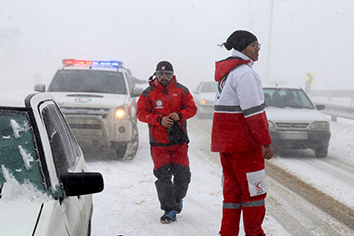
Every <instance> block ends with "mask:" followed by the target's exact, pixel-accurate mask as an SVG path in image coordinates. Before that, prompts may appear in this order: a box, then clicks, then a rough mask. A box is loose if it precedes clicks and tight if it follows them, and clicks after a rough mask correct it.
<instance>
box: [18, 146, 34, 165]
mask: <svg viewBox="0 0 354 236" xmlns="http://www.w3.org/2000/svg"><path fill="white" fill-rule="evenodd" d="M18 150H19V151H20V154H21V156H22V159H23V162H24V163H25V166H26V170H29V169H31V162H33V161H34V159H33V157H32V155H31V153H29V152H28V151H27V150H25V149H24V148H23V147H22V146H21V145H19V146H18Z"/></svg>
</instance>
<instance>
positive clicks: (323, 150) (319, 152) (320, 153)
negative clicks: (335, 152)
mask: <svg viewBox="0 0 354 236" xmlns="http://www.w3.org/2000/svg"><path fill="white" fill-rule="evenodd" d="M327 154H328V146H325V147H320V148H316V149H315V155H316V157H326V156H327Z"/></svg>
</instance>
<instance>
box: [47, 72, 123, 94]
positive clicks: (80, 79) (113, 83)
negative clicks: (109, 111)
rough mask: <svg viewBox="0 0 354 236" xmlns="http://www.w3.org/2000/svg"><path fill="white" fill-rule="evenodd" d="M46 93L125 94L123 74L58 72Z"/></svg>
mask: <svg viewBox="0 0 354 236" xmlns="http://www.w3.org/2000/svg"><path fill="white" fill-rule="evenodd" d="M48 92H86V93H87V92H88V93H113V94H126V93H127V89H126V85H125V82H124V77H123V74H122V73H120V72H111V71H99V70H59V71H58V72H57V73H56V75H55V76H54V79H53V82H52V83H51V85H50V86H49V89H48Z"/></svg>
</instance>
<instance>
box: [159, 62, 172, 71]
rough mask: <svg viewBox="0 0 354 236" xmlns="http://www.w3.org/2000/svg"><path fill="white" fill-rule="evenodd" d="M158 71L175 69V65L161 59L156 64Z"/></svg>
mask: <svg viewBox="0 0 354 236" xmlns="http://www.w3.org/2000/svg"><path fill="white" fill-rule="evenodd" d="M156 71H173V66H172V64H171V63H169V62H168V61H160V62H159V63H158V64H157V66H156Z"/></svg>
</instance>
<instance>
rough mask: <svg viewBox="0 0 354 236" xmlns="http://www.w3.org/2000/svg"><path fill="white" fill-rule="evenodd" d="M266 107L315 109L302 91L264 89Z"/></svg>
mask: <svg viewBox="0 0 354 236" xmlns="http://www.w3.org/2000/svg"><path fill="white" fill-rule="evenodd" d="M263 92H264V100H265V105H266V106H276V107H294V108H304V109H315V108H314V106H313V104H312V103H311V101H310V99H309V98H308V96H307V95H306V94H305V92H304V91H302V90H301V89H285V88H284V89H282V88H264V89H263Z"/></svg>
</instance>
